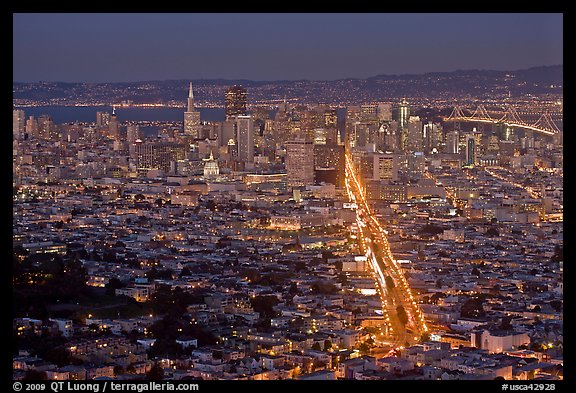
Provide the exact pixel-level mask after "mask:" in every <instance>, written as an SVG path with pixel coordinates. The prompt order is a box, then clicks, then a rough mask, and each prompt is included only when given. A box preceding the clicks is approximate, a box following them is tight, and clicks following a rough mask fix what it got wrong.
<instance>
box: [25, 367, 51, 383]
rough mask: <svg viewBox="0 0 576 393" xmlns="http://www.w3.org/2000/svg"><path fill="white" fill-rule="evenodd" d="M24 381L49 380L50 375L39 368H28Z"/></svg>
mask: <svg viewBox="0 0 576 393" xmlns="http://www.w3.org/2000/svg"><path fill="white" fill-rule="evenodd" d="M22 380H23V381H46V380H48V375H46V372H45V371H38V370H34V369H31V370H26V373H25V374H24V378H22Z"/></svg>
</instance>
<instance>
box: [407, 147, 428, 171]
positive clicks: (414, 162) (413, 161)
mask: <svg viewBox="0 0 576 393" xmlns="http://www.w3.org/2000/svg"><path fill="white" fill-rule="evenodd" d="M425 169H426V161H425V158H424V153H422V152H421V151H416V152H414V153H412V154H410V155H409V156H408V173H409V174H410V175H411V176H415V177H421V176H422V175H423V174H424V170H425Z"/></svg>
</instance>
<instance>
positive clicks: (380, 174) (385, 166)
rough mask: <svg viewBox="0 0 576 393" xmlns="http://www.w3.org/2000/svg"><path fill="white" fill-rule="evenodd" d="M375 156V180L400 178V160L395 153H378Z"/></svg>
mask: <svg viewBox="0 0 576 393" xmlns="http://www.w3.org/2000/svg"><path fill="white" fill-rule="evenodd" d="M373 157H374V158H373V159H374V167H373V177H372V179H373V180H386V181H396V180H398V167H399V165H398V161H399V160H398V158H397V157H396V156H395V155H394V154H383V153H376V154H374V156H373Z"/></svg>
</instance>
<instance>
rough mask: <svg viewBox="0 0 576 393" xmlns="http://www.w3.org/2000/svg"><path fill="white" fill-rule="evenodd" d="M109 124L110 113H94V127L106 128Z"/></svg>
mask: <svg viewBox="0 0 576 393" xmlns="http://www.w3.org/2000/svg"><path fill="white" fill-rule="evenodd" d="M108 124H110V113H108V112H96V127H99V128H106V127H108Z"/></svg>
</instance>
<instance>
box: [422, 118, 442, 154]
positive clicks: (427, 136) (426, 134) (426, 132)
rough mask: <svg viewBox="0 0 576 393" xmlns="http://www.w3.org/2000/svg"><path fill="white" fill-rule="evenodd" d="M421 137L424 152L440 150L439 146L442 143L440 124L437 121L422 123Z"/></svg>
mask: <svg viewBox="0 0 576 393" xmlns="http://www.w3.org/2000/svg"><path fill="white" fill-rule="evenodd" d="M422 137H423V139H424V150H425V151H426V152H430V151H434V149H436V150H435V151H436V152H438V151H440V146H441V145H442V126H440V124H438V123H432V122H431V121H429V122H428V124H424V127H423V134H422Z"/></svg>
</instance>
